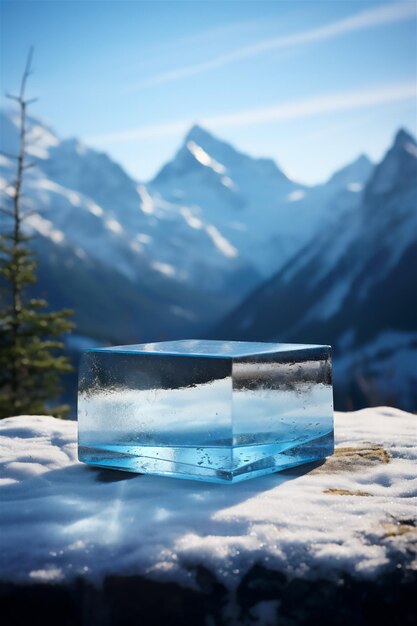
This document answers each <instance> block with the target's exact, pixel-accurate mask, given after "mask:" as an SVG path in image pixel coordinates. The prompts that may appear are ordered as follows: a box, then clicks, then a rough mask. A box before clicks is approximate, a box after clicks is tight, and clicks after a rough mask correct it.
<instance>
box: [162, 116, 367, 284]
mask: <svg viewBox="0 0 417 626" xmlns="http://www.w3.org/2000/svg"><path fill="white" fill-rule="evenodd" d="M371 170H372V164H371V163H370V161H369V160H368V159H367V158H366V157H361V158H360V159H358V160H357V161H355V162H354V163H353V164H351V165H349V166H347V167H346V168H345V170H344V171H342V172H340V173H338V174H336V175H335V176H334V177H333V178H332V179H330V181H328V183H326V184H323V185H318V186H316V187H306V186H305V185H301V184H299V183H297V182H295V181H293V180H290V179H289V178H288V177H287V176H286V175H285V174H284V173H283V172H282V171H281V170H280V169H279V167H278V166H277V165H276V164H275V162H274V161H272V160H271V159H255V158H252V157H250V156H248V155H246V154H242V153H241V152H238V151H237V150H235V149H234V148H233V147H232V146H231V145H229V144H227V143H225V142H223V141H221V140H219V139H217V138H216V137H214V136H213V135H211V134H210V133H208V132H207V131H206V130H204V129H203V128H201V127H200V126H194V127H193V128H192V129H191V130H190V132H189V133H188V135H187V136H186V138H185V141H184V143H183V145H182V146H181V148H180V149H179V151H178V152H177V154H176V155H175V156H174V158H173V159H172V161H170V162H169V163H167V164H166V165H165V166H164V167H163V168H162V169H161V170H160V172H159V173H158V174H157V176H156V177H155V178H154V180H153V181H151V183H150V189H151V190H152V192H153V193H156V194H158V193H159V194H160V195H161V196H162V197H164V198H166V199H168V200H169V201H171V202H180V203H183V204H185V205H187V206H189V207H193V210H194V212H195V213H194V214H195V215H196V217H197V218H198V219H202V218H204V219H206V220H207V221H209V222H210V223H211V224H213V226H214V227H215V228H216V229H217V230H218V231H219V232H220V233H222V235H223V236H224V237H225V238H226V239H227V241H228V242H229V243H230V244H231V246H232V248H234V249H235V250H237V251H238V253H239V255H240V258H241V259H244V260H245V261H246V262H247V263H248V264H250V263H251V264H253V266H254V267H255V268H256V270H257V271H258V272H259V273H260V274H261V276H263V277H264V278H266V277H268V276H270V275H271V274H272V273H273V272H274V271H275V270H276V269H278V268H279V267H280V266H281V265H282V264H283V263H284V262H285V261H286V260H288V259H289V258H290V257H291V256H292V255H293V254H294V253H295V252H296V251H297V250H299V249H300V248H301V247H302V246H303V245H304V244H305V243H306V242H307V241H308V240H309V239H310V238H311V236H312V235H313V233H315V232H316V231H317V229H318V228H319V227H325V225H326V224H327V223H328V222H330V221H331V220H332V219H334V217H335V215H338V213H339V212H340V211H342V210H344V209H345V208H346V206H349V207H354V206H356V205H357V202H358V191H359V190H360V189H361V188H362V186H363V184H364V183H365V181H366V179H367V178H368V177H369V175H370V172H371Z"/></svg>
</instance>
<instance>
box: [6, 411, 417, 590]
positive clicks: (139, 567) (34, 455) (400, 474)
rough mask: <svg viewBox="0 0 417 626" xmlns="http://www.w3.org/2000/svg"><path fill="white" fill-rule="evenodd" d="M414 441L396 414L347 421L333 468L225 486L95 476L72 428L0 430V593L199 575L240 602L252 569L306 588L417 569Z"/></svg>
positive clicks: (411, 426) (35, 425) (183, 580)
mask: <svg viewBox="0 0 417 626" xmlns="http://www.w3.org/2000/svg"><path fill="white" fill-rule="evenodd" d="M415 429H416V417H415V416H414V415H410V414H407V413H403V412H401V411H399V410H396V409H388V408H379V409H367V410H363V411H359V412H356V413H346V414H343V413H338V414H336V416H335V437H336V453H335V456H333V457H330V458H329V459H327V461H326V463H325V464H324V465H322V466H319V467H316V469H314V471H311V469H312V468H311V467H307V468H304V469H303V468H298V469H295V470H291V471H287V472H284V473H277V474H274V475H270V476H265V477H262V478H257V479H253V480H251V481H247V482H243V483H240V484H236V485H233V486H224V485H217V484H203V483H199V482H193V481H185V480H179V479H170V478H161V477H155V476H138V475H132V474H124V473H115V472H109V471H107V470H97V469H93V468H89V467H87V466H86V465H82V464H80V463H79V462H78V461H77V456H76V423H74V422H66V421H60V420H55V419H54V418H51V417H42V416H40V417H36V416H35V417H34V416H22V417H14V418H8V419H5V420H2V422H1V423H0V463H1V478H0V495H1V501H2V503H3V505H2V507H1V509H0V554H1V561H0V563H1V565H0V580H2V581H21V582H24V581H30V582H43V583H47V582H58V581H62V580H69V579H73V578H74V577H77V576H82V577H83V578H87V579H90V580H93V581H96V582H100V581H101V580H102V579H103V577H104V576H105V575H108V574H111V573H112V574H119V575H122V574H143V575H144V576H146V577H149V578H153V579H158V580H171V581H177V582H179V583H180V584H183V585H192V584H194V581H195V579H194V573H193V572H195V567H196V566H197V565H199V564H200V565H202V564H204V566H205V567H207V568H208V569H209V570H211V571H212V572H213V574H214V576H215V578H216V579H217V580H219V581H221V582H222V583H223V584H225V585H226V586H227V587H229V588H231V589H233V588H235V587H236V585H237V584H238V583H239V581H241V580H242V578H243V576H244V575H245V573H246V572H247V571H248V570H249V569H250V568H251V567H252V566H253V565H254V564H255V563H257V564H259V565H262V566H265V567H266V568H268V570H274V571H279V572H284V573H285V574H286V575H287V576H290V577H292V576H296V577H299V578H303V579H314V578H319V579H323V578H324V579H333V578H335V577H339V576H340V575H342V574H351V575H352V576H353V577H359V578H366V579H372V580H375V579H376V578H377V577H380V576H381V574H383V573H384V572H387V571H392V570H394V571H395V570H396V568H397V567H398V566H401V565H402V566H403V567H404V568H410V567H413V565H412V562H413V560H414V565H416V562H415V546H413V539H415V527H413V524H415V521H414V522H413V520H415V518H416V506H415V505H416V495H417V486H416V483H415V461H416V458H417V455H416V448H415V446H414V444H415V432H416V430H415ZM128 478H129V480H128Z"/></svg>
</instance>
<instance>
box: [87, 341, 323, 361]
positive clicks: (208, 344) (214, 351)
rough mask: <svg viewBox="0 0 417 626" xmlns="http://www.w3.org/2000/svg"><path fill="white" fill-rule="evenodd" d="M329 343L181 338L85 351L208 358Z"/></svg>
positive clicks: (317, 346)
mask: <svg viewBox="0 0 417 626" xmlns="http://www.w3.org/2000/svg"><path fill="white" fill-rule="evenodd" d="M328 347H329V346H321V345H311V344H301V343H265V342H260V341H217V340H209V339H182V340H179V341H161V342H155V343H139V344H133V345H128V346H110V347H108V348H91V349H90V350H88V352H116V353H130V354H166V355H179V356H200V357H211V358H239V357H245V356H251V355H255V354H267V353H275V352H297V351H299V350H308V349H317V348H328Z"/></svg>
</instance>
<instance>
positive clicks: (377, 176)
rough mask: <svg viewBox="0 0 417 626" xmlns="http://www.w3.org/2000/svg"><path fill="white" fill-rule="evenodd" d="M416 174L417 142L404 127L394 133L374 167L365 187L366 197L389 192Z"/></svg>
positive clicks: (413, 178) (413, 177) (414, 177)
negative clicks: (366, 187)
mask: <svg viewBox="0 0 417 626" xmlns="http://www.w3.org/2000/svg"><path fill="white" fill-rule="evenodd" d="M416 176H417V143H416V140H415V139H414V137H413V136H412V135H411V134H410V133H408V132H407V131H406V130H404V129H400V130H399V131H398V132H397V134H396V135H395V139H394V142H393V144H392V147H391V149H390V150H388V152H387V154H386V155H385V157H384V159H383V160H382V161H381V163H380V164H379V165H378V166H377V167H376V168H375V171H374V174H373V176H372V178H371V181H370V184H369V186H368V189H367V197H368V198H370V197H371V196H378V195H382V194H389V193H390V192H391V191H392V190H393V189H394V188H395V187H399V186H401V185H402V181H403V182H404V183H406V182H408V181H410V180H415V179H416Z"/></svg>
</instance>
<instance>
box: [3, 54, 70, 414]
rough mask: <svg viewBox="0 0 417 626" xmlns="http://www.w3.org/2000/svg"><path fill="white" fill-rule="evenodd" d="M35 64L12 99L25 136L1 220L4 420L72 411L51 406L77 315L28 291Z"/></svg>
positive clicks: (32, 268)
mask: <svg viewBox="0 0 417 626" xmlns="http://www.w3.org/2000/svg"><path fill="white" fill-rule="evenodd" d="M31 61H32V50H31V51H30V53H29V56H28V60H27V63H26V68H25V71H24V74H23V77H22V81H21V86H20V92H19V95H18V96H8V97H9V98H11V99H13V100H14V101H15V102H17V105H18V108H19V113H20V123H19V131H20V134H19V153H18V155H15V156H11V155H7V156H8V157H9V158H12V159H15V161H16V165H17V167H16V179H15V181H14V182H13V183H12V184H11V185H10V189H11V192H10V194H9V196H8V200H7V201H6V204H5V205H4V206H2V207H1V209H0V210H1V213H2V214H3V216H6V217H5V218H3V220H2V221H3V222H4V225H5V232H3V233H2V234H0V297H1V300H0V418H3V417H8V416H9V415H18V414H38V415H39V414H43V413H45V412H49V413H52V414H53V415H56V416H57V417H58V416H59V417H62V416H64V415H65V413H66V412H67V410H68V407H65V406H58V407H55V408H54V409H52V410H51V409H50V408H48V404H49V402H50V401H52V400H53V399H54V398H56V397H57V396H58V395H59V393H60V391H61V389H60V386H59V381H60V377H61V375H62V374H63V373H65V372H69V371H71V369H72V367H71V365H70V362H69V359H68V358H67V357H66V356H64V355H62V354H60V352H62V348H63V347H64V344H63V343H62V341H61V338H62V336H63V335H64V334H65V333H67V332H69V330H70V329H71V328H72V327H73V324H72V322H71V321H70V319H69V318H70V317H71V315H72V312H71V311H69V310H62V311H59V312H50V311H48V310H47V302H46V301H45V300H41V299H34V298H30V297H29V296H28V288H29V286H30V285H33V284H34V283H36V260H35V257H34V255H33V253H32V251H31V250H30V245H29V243H30V242H29V238H28V237H27V236H26V235H25V234H24V233H23V232H22V224H23V221H24V220H25V218H26V217H27V216H28V213H24V212H22V208H21V198H22V184H23V178H24V172H25V170H27V169H28V168H29V167H31V166H32V165H33V164H32V163H27V162H26V159H27V129H26V113H27V107H28V105H29V104H30V103H31V102H33V100H26V99H25V88H26V82H27V79H28V77H29V75H30V73H31ZM6 198H7V196H6ZM8 229H9V232H7V230H8Z"/></svg>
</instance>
